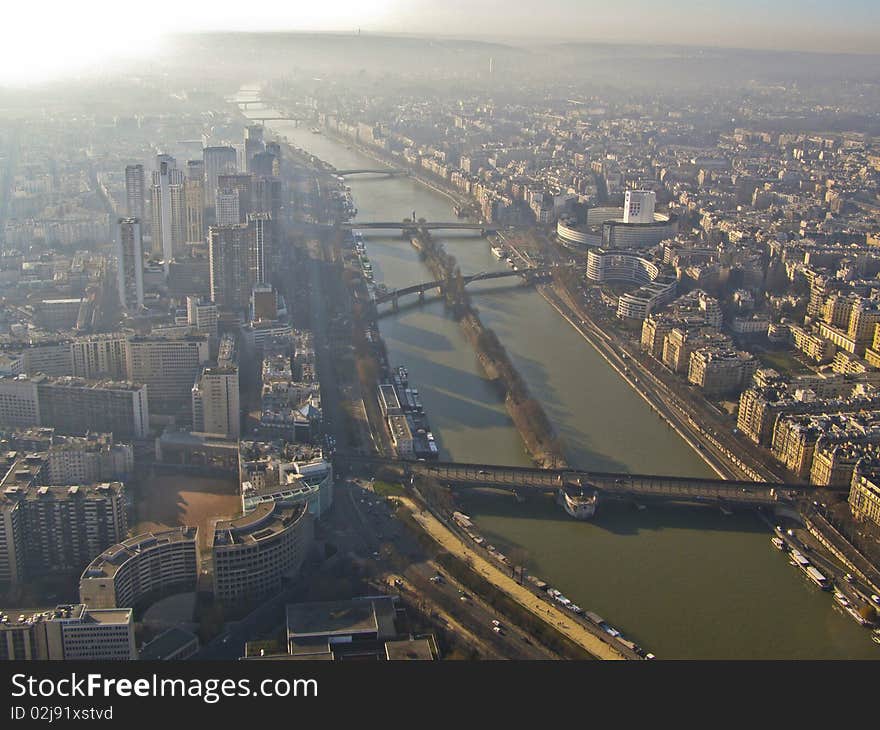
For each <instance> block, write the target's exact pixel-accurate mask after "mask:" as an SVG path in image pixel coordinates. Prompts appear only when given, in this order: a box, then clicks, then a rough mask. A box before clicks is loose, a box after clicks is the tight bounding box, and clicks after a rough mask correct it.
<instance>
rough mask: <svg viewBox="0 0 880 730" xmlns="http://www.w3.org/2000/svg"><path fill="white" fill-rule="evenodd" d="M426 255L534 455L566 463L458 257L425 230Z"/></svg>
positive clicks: (553, 432) (549, 463)
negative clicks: (468, 286)
mask: <svg viewBox="0 0 880 730" xmlns="http://www.w3.org/2000/svg"><path fill="white" fill-rule="evenodd" d="M421 241H422V255H423V256H424V257H425V259H426V261H427V263H428V265H429V266H430V267H431V269H432V271H433V272H434V274H435V276H437V278H438V279H442V280H443V281H444V285H443V293H444V298H445V300H446V303H447V305H448V306H449V307H450V308H451V310H452V313H453V316H454V317H455V318H456V320H458V321H462V320H465V319H466V320H467V324H468V327H469V329H470V330H471V332H472V333H473V335H474V337H475V341H474V346H475V347H476V349H477V351H478V352H479V353H481V354H482V355H483V356H484V357H485V358H486V359H487V360H489V361H491V362H492V364H493V365H494V366H495V369H496V371H497V373H498V380H497V382H498V384H499V386H500V387H501V388H502V390H503V393H504V398H505V402H506V404H507V406H508V409H509V410H510V412H511V417H512V418H513V419H514V423H515V424H516V426H517V428H518V429H519V431H520V433H521V434H522V435H523V438H524V440H525V441H526V445H527V447H528V448H529V450H530V451H531V453H532V456H533V457H534V458H535V459H537V460H539V461H542V462H543V463H544V465H545V466H554V467H560V466H564V465H565V457H564V455H563V445H562V441H561V439H560V438H559V437H558V436H557V434H556V430H555V429H554V428H553V424H551V423H550V419H549V418H548V417H547V414H546V412H545V411H544V408H543V407H542V406H541V404H540V403H539V402H538V401H537V400H535V399H534V398H533V397H532V396H531V395H530V393H529V389H528V386H527V385H526V383H525V381H524V380H523V379H522V376H521V375H520V374H519V371H518V370H517V369H516V367H515V366H514V364H513V362H512V361H511V359H510V356H509V355H508V354H507V350H506V349H505V348H504V345H502V344H501V341H500V340H499V339H498V335H496V334H495V332H494V331H493V330H492V329H490V328H488V327H485V326H484V325H483V323H482V321H481V320H480V317H479V314H478V312H477V311H476V309H475V308H474V307H473V306H472V304H471V300H470V296H469V295H468V293H467V291H466V290H465V282H464V277H463V276H462V273H461V269H460V268H459V266H458V263H457V262H456V260H455V257H454V256H452V255H451V254H449V253H448V252H447V251H446V250H445V249H444V248H443V244H442V243H439V242H437V241H435V240H434V239H433V238H431V237H430V236H429V235H427V234H424V235H423V237H422V239H421Z"/></svg>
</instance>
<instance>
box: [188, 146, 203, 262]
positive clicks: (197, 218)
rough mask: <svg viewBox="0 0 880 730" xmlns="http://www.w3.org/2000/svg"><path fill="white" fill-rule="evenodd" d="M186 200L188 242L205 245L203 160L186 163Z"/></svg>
mask: <svg viewBox="0 0 880 730" xmlns="http://www.w3.org/2000/svg"><path fill="white" fill-rule="evenodd" d="M184 197H185V199H186V201H185V202H186V216H185V217H186V242H187V243H188V244H190V245H192V244H203V243H204V242H205V163H204V161H203V160H190V161H189V162H187V163H186V181H185V182H184Z"/></svg>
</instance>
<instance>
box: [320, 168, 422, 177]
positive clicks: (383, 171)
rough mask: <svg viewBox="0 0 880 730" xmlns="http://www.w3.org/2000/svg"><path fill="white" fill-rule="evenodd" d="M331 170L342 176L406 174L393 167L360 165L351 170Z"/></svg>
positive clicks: (391, 175)
mask: <svg viewBox="0 0 880 730" xmlns="http://www.w3.org/2000/svg"><path fill="white" fill-rule="evenodd" d="M331 172H333V173H335V174H336V175H340V176H342V177H346V176H347V175H385V176H386V177H396V176H398V175H406V174H407V171H406V170H401V169H398V168H394V167H362V168H355V169H352V170H331Z"/></svg>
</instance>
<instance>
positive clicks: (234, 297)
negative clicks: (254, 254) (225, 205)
mask: <svg viewBox="0 0 880 730" xmlns="http://www.w3.org/2000/svg"><path fill="white" fill-rule="evenodd" d="M247 238H248V236H247V226H246V225H244V224H241V223H231V224H229V225H222V226H211V227H210V228H209V229H208V260H209V265H210V267H211V299H212V300H213V301H214V302H215V303H216V305H217V306H218V307H219V308H220V309H226V310H241V309H244V308H245V307H246V306H247V304H248V294H249V293H250V289H249V288H248V286H247V280H248V241H247Z"/></svg>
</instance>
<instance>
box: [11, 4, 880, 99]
mask: <svg viewBox="0 0 880 730" xmlns="http://www.w3.org/2000/svg"><path fill="white" fill-rule="evenodd" d="M2 19H3V25H4V30H5V31H6V33H4V38H3V42H2V43H0V82H10V81H15V80H39V79H42V78H48V77H51V76H52V75H55V74H57V73H61V72H65V71H67V72H69V71H71V70H75V69H76V68H77V67H78V66H83V65H86V64H91V63H94V62H96V61H100V60H101V59H102V58H105V57H107V56H108V55H109V54H115V55H134V54H142V53H144V52H149V50H150V48H151V47H152V44H154V43H155V41H156V39H157V38H158V37H160V36H161V35H162V34H163V33H169V32H174V31H199V30H316V31H342V32H350V31H354V30H355V29H357V28H361V29H362V30H363V31H366V32H383V31H386V32H399V33H431V34H438V35H459V36H465V35H466V36H487V37H490V36H494V37H507V38H515V37H521V38H532V39H534V38H544V39H549V38H560V39H566V40H574V39H583V40H592V41H596V40H599V41H601V40H607V41H613V42H632V43H661V44H687V45H704V46H714V45H721V46H734V47H742V48H749V47H757V48H780V49H792V48H794V49H804V50H820V51H852V52H857V53H876V52H880V0H666V1H665V2H657V1H656V0H623V1H620V0H616V1H615V0H543V1H536V0H307V1H303V0H257V1H256V2H241V1H240V0H237V1H236V2H227V1H226V0H148V1H147V2H127V1H126V0H84V2H76V1H75V0H19V1H18V2H5V3H4V8H3V11H2Z"/></svg>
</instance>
